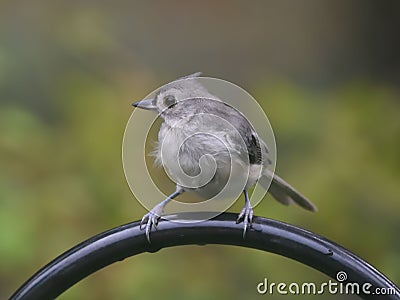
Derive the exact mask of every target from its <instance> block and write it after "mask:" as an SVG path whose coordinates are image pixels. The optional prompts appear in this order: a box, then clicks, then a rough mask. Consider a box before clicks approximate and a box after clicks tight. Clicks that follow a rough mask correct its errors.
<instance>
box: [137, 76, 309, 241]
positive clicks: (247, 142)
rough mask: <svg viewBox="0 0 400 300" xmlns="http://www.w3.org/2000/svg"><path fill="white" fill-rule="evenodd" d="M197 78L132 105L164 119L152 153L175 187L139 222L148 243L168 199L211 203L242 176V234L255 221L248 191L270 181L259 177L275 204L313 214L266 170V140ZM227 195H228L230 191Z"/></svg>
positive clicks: (173, 84) (176, 83)
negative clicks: (193, 197) (194, 197)
mask: <svg viewBox="0 0 400 300" xmlns="http://www.w3.org/2000/svg"><path fill="white" fill-rule="evenodd" d="M200 74H201V73H194V74H192V75H188V76H185V77H182V78H180V79H178V80H176V81H173V82H171V83H169V84H167V85H165V86H163V87H162V88H161V89H160V90H158V91H157V93H156V95H155V96H154V97H153V98H151V99H144V100H142V101H139V102H136V103H133V104H132V105H133V106H135V107H138V108H142V109H147V110H154V111H155V112H157V113H158V115H159V116H160V117H161V118H162V119H163V121H164V122H163V123H162V125H161V128H160V131H159V133H158V144H157V147H156V149H155V151H154V155H155V157H156V162H158V163H160V164H162V165H163V167H164V169H165V170H166V172H167V173H168V175H169V176H170V178H172V180H173V181H174V182H175V183H176V190H175V192H173V193H172V194H171V195H169V196H168V197H167V198H166V199H165V200H163V201H162V202H160V203H159V204H158V205H156V206H155V207H154V208H153V209H152V210H151V211H150V212H149V213H147V214H145V215H144V216H143V218H142V221H141V229H142V226H143V225H145V229H146V236H147V239H148V241H149V242H150V231H151V229H152V227H153V226H154V227H156V226H157V223H158V220H159V218H160V216H161V214H162V213H163V210H164V207H165V205H166V204H167V203H168V202H169V201H171V200H172V199H174V198H175V197H177V196H178V195H180V194H182V193H183V192H185V191H190V192H195V193H197V194H198V195H199V196H201V197H202V198H205V199H210V198H212V197H215V196H217V195H219V194H221V192H222V190H223V188H224V186H225V185H226V184H227V183H228V182H231V183H232V182H233V183H232V184H233V185H234V186H240V181H241V180H242V181H243V174H245V179H244V183H243V189H242V190H240V192H243V194H244V197H245V205H244V207H243V209H242V210H241V212H240V214H239V216H238V219H237V222H239V221H240V220H242V219H243V223H244V231H243V236H245V234H246V230H247V227H248V226H251V222H252V219H253V208H252V206H251V204H250V200H249V195H248V192H247V191H248V189H249V188H250V187H252V186H253V185H254V184H255V183H256V182H257V181H259V182H260V184H261V185H263V181H264V182H266V181H268V180H266V181H265V180H263V179H269V181H268V184H269V182H271V185H270V186H269V189H268V192H269V193H270V194H271V195H272V196H273V197H274V198H275V199H276V200H278V201H279V202H281V203H283V204H285V205H288V204H290V203H293V202H294V203H297V204H298V205H300V206H301V207H303V208H305V209H307V210H310V211H316V210H317V208H316V206H315V205H314V204H313V203H312V202H310V201H309V200H308V199H307V198H306V197H304V196H303V195H301V194H300V193H299V192H298V191H296V190H295V189H294V188H293V187H292V186H290V185H289V184H288V183H287V182H285V181H284V180H283V179H282V178H280V177H278V176H277V175H276V174H273V173H272V172H271V171H270V170H268V169H267V166H268V165H269V164H270V160H269V159H268V148H267V146H266V144H265V143H264V141H262V140H261V139H260V138H259V137H258V135H257V133H256V131H255V130H254V129H253V126H252V125H251V124H250V122H249V121H248V120H247V119H246V117H244V115H243V114H242V113H240V112H239V111H238V110H237V109H235V108H233V107H232V106H230V105H228V104H226V103H224V102H223V101H222V100H221V99H219V98H218V97H216V96H215V95H212V94H211V93H210V92H209V91H208V90H207V89H206V88H205V87H204V86H203V85H201V84H200V83H199V82H197V80H195V78H196V77H199V76H200ZM185 79H190V80H185ZM229 180H232V181H229ZM265 188H268V185H266V186H265ZM226 193H227V194H226V195H229V191H227V192H226ZM226 195H225V196H226Z"/></svg>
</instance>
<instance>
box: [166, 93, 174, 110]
mask: <svg viewBox="0 0 400 300" xmlns="http://www.w3.org/2000/svg"><path fill="white" fill-rule="evenodd" d="M174 104H176V98H175V97H174V96H172V95H168V96H165V97H164V105H165V106H166V107H170V106H172V105H174Z"/></svg>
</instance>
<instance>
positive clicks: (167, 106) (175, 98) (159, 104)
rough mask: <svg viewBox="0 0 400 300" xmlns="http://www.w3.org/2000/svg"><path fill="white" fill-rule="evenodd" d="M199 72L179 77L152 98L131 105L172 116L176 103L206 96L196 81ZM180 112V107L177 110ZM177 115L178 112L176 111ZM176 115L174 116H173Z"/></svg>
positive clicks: (204, 90) (203, 89) (205, 92)
mask: <svg viewBox="0 0 400 300" xmlns="http://www.w3.org/2000/svg"><path fill="white" fill-rule="evenodd" d="M200 75H201V73H200V72H198V73H194V74H191V75H188V76H185V77H181V78H179V79H177V80H175V81H173V82H171V83H168V84H166V85H164V86H163V87H161V88H160V89H159V90H158V91H157V92H156V94H155V96H154V97H153V98H148V99H144V100H141V101H138V102H135V103H133V104H132V105H133V106H135V107H138V108H142V109H146V110H153V111H155V112H157V113H158V114H160V115H161V116H163V115H172V113H173V112H174V111H175V107H176V105H177V103H178V102H181V101H184V100H190V99H194V98H199V97H204V96H205V95H208V94H209V93H208V91H207V90H206V89H205V88H204V87H203V86H202V85H201V84H200V83H198V82H197V81H196V80H194V79H195V78H198V77H199V76H200ZM179 111H182V107H180V108H179ZM176 113H178V111H176ZM175 115H176V114H175Z"/></svg>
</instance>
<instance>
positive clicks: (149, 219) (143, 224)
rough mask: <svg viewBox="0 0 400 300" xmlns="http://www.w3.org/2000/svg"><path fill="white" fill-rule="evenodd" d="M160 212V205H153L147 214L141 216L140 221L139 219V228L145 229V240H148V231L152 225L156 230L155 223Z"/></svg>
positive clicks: (158, 218)
mask: <svg viewBox="0 0 400 300" xmlns="http://www.w3.org/2000/svg"><path fill="white" fill-rule="evenodd" d="M161 213H162V207H159V206H155V207H154V208H153V209H152V210H151V211H149V212H148V213H147V214H145V215H144V216H143V218H142V221H140V226H139V228H140V230H143V229H145V230H146V237H147V240H148V241H149V244H150V243H151V242H150V232H151V228H152V227H154V229H156V230H157V225H158V221H159V220H160V216H161Z"/></svg>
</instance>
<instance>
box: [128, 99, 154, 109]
mask: <svg viewBox="0 0 400 300" xmlns="http://www.w3.org/2000/svg"><path fill="white" fill-rule="evenodd" d="M132 106H134V107H139V108H143V109H147V110H157V107H156V106H154V104H153V99H143V100H141V101H138V102H135V103H132Z"/></svg>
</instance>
